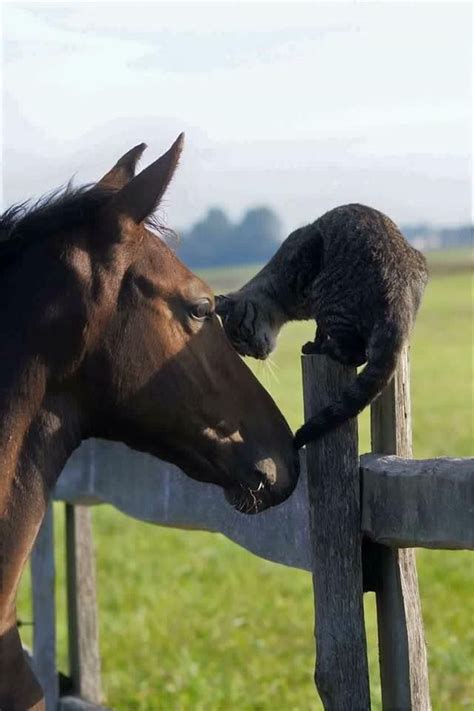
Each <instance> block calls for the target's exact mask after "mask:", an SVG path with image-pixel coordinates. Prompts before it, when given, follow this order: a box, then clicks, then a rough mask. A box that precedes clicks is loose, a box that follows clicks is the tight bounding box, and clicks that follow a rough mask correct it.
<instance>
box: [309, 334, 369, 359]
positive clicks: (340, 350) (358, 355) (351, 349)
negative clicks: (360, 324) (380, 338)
mask: <svg viewBox="0 0 474 711" xmlns="http://www.w3.org/2000/svg"><path fill="white" fill-rule="evenodd" d="M319 352H320V353H324V354H325V355H327V356H329V357H330V358H332V359H333V360H337V361H338V363H342V364H343V365H352V366H355V367H358V366H359V365H363V364H364V363H365V362H366V361H367V353H366V348H365V343H364V341H363V339H362V338H361V337H360V336H359V335H356V334H354V335H351V336H347V335H344V337H341V336H338V337H336V338H333V337H332V336H329V337H328V338H327V339H326V340H325V341H324V343H323V344H322V345H321V350H320V351H319Z"/></svg>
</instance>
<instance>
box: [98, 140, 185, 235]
mask: <svg viewBox="0 0 474 711" xmlns="http://www.w3.org/2000/svg"><path fill="white" fill-rule="evenodd" d="M183 143H184V133H181V134H180V135H179V136H178V138H177V139H176V141H175V142H174V143H173V145H172V146H171V148H170V149H169V150H168V151H167V152H166V153H165V154H164V155H162V156H161V158H158V160H156V161H155V162H154V163H152V164H151V165H149V166H148V167H147V168H145V170H142V172H141V173H139V174H138V175H137V176H135V177H134V178H132V180H130V182H129V183H127V184H126V185H124V187H123V188H122V189H121V190H120V191H119V192H118V193H117V194H116V195H114V197H113V198H112V200H111V202H110V207H111V208H112V209H113V210H114V211H115V212H116V213H118V214H119V215H123V216H126V217H130V218H131V219H132V220H133V221H134V222H135V223H136V224H137V225H138V224H139V223H140V222H142V221H143V220H144V219H145V218H146V217H148V216H149V215H151V213H152V212H153V211H154V210H155V208H156V207H157V206H158V204H159V202H160V200H161V198H162V197H163V195H164V193H165V191H166V188H167V187H168V185H169V183H170V181H171V178H172V177H173V173H174V171H175V170H176V167H177V165H178V161H179V157H180V155H181V151H182V150H183Z"/></svg>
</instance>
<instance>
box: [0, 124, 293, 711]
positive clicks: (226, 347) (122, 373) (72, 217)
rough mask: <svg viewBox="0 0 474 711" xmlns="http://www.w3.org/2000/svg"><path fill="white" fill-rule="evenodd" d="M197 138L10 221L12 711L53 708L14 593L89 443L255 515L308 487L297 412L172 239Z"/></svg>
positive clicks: (2, 481) (123, 162)
mask: <svg viewBox="0 0 474 711" xmlns="http://www.w3.org/2000/svg"><path fill="white" fill-rule="evenodd" d="M183 140H184V136H183V134H181V135H180V136H179V137H178V139H177V140H176V141H175V142H174V144H173V145H172V146H171V148H170V149H169V150H168V151H167V152H166V153H164V154H163V155H162V156H161V157H160V158H158V160H156V161H154V162H153V163H151V164H150V165H149V166H148V167H147V168H145V169H144V170H142V171H141V172H139V173H137V174H136V165H137V162H138V160H139V158H140V157H141V155H142V153H143V151H144V149H145V148H146V146H145V144H140V145H138V146H135V147H134V148H132V149H131V150H130V151H128V152H127V153H126V154H125V155H124V156H122V157H121V158H120V159H119V160H118V161H117V163H116V164H115V165H114V166H113V167H112V168H111V169H110V170H109V171H108V172H107V173H106V174H105V175H104V176H103V177H102V178H101V179H100V180H99V181H98V182H97V183H95V184H92V185H87V186H84V187H81V188H72V187H70V186H68V187H67V188H66V189H62V190H60V191H57V192H55V193H53V194H49V195H47V196H46V197H45V198H43V199H41V200H40V201H39V202H37V203H36V204H33V205H31V204H22V205H16V206H14V207H12V208H10V209H8V210H7V211H6V212H5V213H4V215H3V216H2V217H1V218H0V324H1V331H0V334H1V340H0V453H1V472H0V709H2V711H25V709H34V710H35V711H39V710H40V709H44V708H45V705H44V696H43V692H42V690H41V687H40V685H39V683H38V681H37V679H36V678H35V676H34V674H33V672H32V671H31V669H30V667H29V665H28V663H27V662H26V659H25V656H24V653H23V650H22V646H21V642H20V637H19V634H18V630H17V623H16V608H15V598H16V592H17V587H18V583H19V579H20V576H21V573H22V570H23V567H24V565H25V563H26V561H27V559H28V556H29V554H30V552H31V548H32V546H33V543H34V540H35V537H36V535H37V532H38V529H39V527H40V524H41V521H42V519H43V516H44V513H45V509H46V507H47V503H48V499H49V498H50V495H51V491H52V489H53V487H54V485H55V482H56V480H57V478H58V476H59V474H60V473H61V471H62V469H63V467H64V464H65V463H66V461H67V459H68V458H69V456H70V454H71V453H72V452H73V450H74V449H76V448H77V447H78V446H79V444H80V443H81V442H82V441H83V440H85V439H87V438H90V437H99V438H104V439H109V440H116V441H120V442H124V443H125V444H127V445H128V446H129V447H131V448H133V449H136V450H140V451H143V452H148V453H150V454H151V455H153V456H156V457H159V458H161V459H165V460H168V461H170V462H172V463H174V464H176V465H177V466H178V467H180V468H181V469H182V470H184V472H185V473H186V474H188V475H189V476H190V477H192V478H194V479H197V480H199V481H202V482H210V483H213V484H216V485H218V486H220V487H222V488H223V490H224V493H225V496H226V498H227V500H228V501H229V503H230V504H231V505H232V506H234V507H236V508H237V509H238V510H239V511H241V512H243V513H247V514H251V513H257V512H259V511H262V510H264V509H266V508H268V507H269V506H274V505H276V504H279V503H280V502H282V501H284V500H285V499H286V498H287V497H288V496H289V495H290V494H291V492H292V491H293V489H294V487H295V485H296V481H297V478H298V464H297V461H296V455H295V453H294V449H293V446H292V433H291V431H290V428H289V427H288V425H287V423H286V421H285V419H284V417H283V415H282V414H281V412H280V411H279V410H278V408H277V406H276V405H275V403H274V402H273V400H272V399H271V397H270V396H269V394H268V393H267V392H266V391H265V390H264V388H263V387H262V386H261V385H260V384H259V382H258V381H257V379H256V378H255V377H254V376H253V375H252V373H251V372H250V370H249V369H248V368H247V366H246V365H245V364H244V362H243V361H242V360H241V358H240V357H239V356H238V355H237V353H236V352H235V351H234V349H233V348H232V346H231V345H230V343H229V341H228V340H227V338H226V336H225V334H224V331H223V329H222V326H221V323H220V321H219V319H218V317H217V316H216V314H215V310H214V307H215V303H214V295H213V293H212V291H211V289H210V288H209V287H208V285H207V284H206V283H204V281H202V280H201V279H200V278H198V277H197V276H196V275H194V274H193V273H192V272H191V271H190V270H189V269H187V267H186V266H185V265H184V264H183V263H182V262H181V261H180V260H179V259H178V258H177V257H176V256H175V254H174V252H173V251H172V249H171V248H170V247H169V246H168V244H167V243H166V240H164V239H161V238H160V235H157V231H159V230H160V226H159V224H157V222H156V220H154V218H153V215H154V212H155V210H156V208H157V206H158V205H159V204H160V201H161V200H162V198H163V195H164V194H165V191H166V189H167V187H168V185H169V183H170V181H171V179H172V177H173V175H174V173H175V170H176V167H177V165H178V161H179V157H180V154H181V151H182V147H183ZM161 236H163V235H161ZM150 495H151V496H152V495H153V492H152V491H150Z"/></svg>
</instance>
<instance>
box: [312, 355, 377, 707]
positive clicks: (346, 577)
mask: <svg viewBox="0 0 474 711" xmlns="http://www.w3.org/2000/svg"><path fill="white" fill-rule="evenodd" d="M302 367H303V393H304V404H305V419H306V420H307V419H309V418H310V417H311V416H312V415H314V414H315V413H316V412H317V411H319V410H320V408H321V407H323V406H324V405H325V404H327V402H328V401H329V400H332V399H334V398H335V397H337V396H338V395H339V393H340V392H341V391H342V390H343V389H344V388H345V387H347V385H349V383H351V382H352V381H353V379H354V377H355V374H356V371H355V369H354V368H348V367H346V366H342V365H340V364H339V363H336V362H334V361H332V360H330V359H329V358H327V357H326V356H322V355H305V356H302ZM306 462H307V471H308V493H309V510H310V530H311V548H312V558H313V587H314V596H315V610H316V627H315V635H316V673H315V681H316V686H317V688H318V692H319V695H320V696H321V699H322V702H323V704H324V708H325V709H326V711H354V709H357V711H364V710H365V709H370V688H369V676H368V665H367V644H366V636H365V625H364V606H363V592H362V561H361V557H362V556H361V538H362V537H361V530H360V508H359V498H360V484H359V460H358V441H357V422H356V420H352V421H350V422H347V423H346V424H344V425H343V426H342V427H340V428H339V429H338V430H337V431H334V432H330V433H329V434H327V435H326V436H325V437H323V438H321V439H320V440H318V441H317V442H313V443H310V444H309V445H307V447H306Z"/></svg>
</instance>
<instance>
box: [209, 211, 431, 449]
mask: <svg viewBox="0 0 474 711" xmlns="http://www.w3.org/2000/svg"><path fill="white" fill-rule="evenodd" d="M427 278H428V272H427V268H426V261H425V258H424V257H423V255H422V254H421V253H420V252H418V250H416V249H414V248H413V247H411V246H410V245H409V244H408V242H407V241H406V240H405V238H404V237H403V235H402V234H401V232H400V231H399V229H398V228H397V226H396V225H395V224H394V223H393V222H392V221H391V220H390V219H389V218H388V217H386V216H385V215H383V214H382V213H381V212H378V210H374V209H372V208H370V207H365V206H364V205H357V204H353V205H343V206H341V207H337V208H335V209H334V210H330V211H329V212H327V213H326V214H324V215H323V216H322V217H320V218H319V219H317V220H316V221H315V222H313V223H312V224H310V225H307V226H306V227H301V228H300V229H297V230H296V231H295V232H293V233H292V234H290V236H289V237H288V238H287V239H286V240H285V241H284V242H283V244H282V245H281V246H280V248H279V249H278V251H277V252H276V254H275V255H274V256H273V257H272V259H270V261H269V262H268V263H267V264H266V265H265V266H264V267H263V269H262V270H261V271H260V272H259V273H258V274H257V275H256V276H255V277H253V279H251V280H250V281H249V282H248V283H247V284H245V285H244V286H243V287H242V288H241V289H239V290H238V291H236V292H234V293H232V294H228V295H227V296H218V297H217V313H218V314H219V315H220V316H221V318H222V323H223V326H224V329H225V331H226V333H227V335H228V337H229V339H230V340H231V342H232V344H233V345H234V347H235V348H236V350H237V351H238V352H239V353H240V354H241V355H249V356H253V357H254V358H260V359H264V358H266V357H267V356H268V355H269V354H270V353H271V351H272V350H273V349H274V348H275V345H276V339H277V336H278V333H279V331H280V328H281V327H282V326H283V324H284V323H286V322H287V321H294V320H303V319H313V318H314V319H315V320H316V322H317V330H316V336H315V339H314V341H311V342H310V343H307V344H306V345H305V346H303V353H325V354H326V355H328V356H330V357H331V358H334V359H335V360H337V361H339V362H340V363H345V364H347V365H353V366H359V365H362V364H363V363H365V362H366V361H367V365H366V367H365V368H364V369H363V370H362V371H361V372H360V373H359V375H358V376H357V378H356V380H355V381H354V383H353V384H352V385H351V386H350V387H348V388H347V389H346V390H345V391H344V392H343V393H342V394H341V396H340V398H338V399H337V400H336V401H334V402H331V403H330V404H329V405H327V406H326V407H325V408H323V409H322V410H321V411H320V412H319V413H317V414H316V416H315V417H313V418H311V419H310V420H309V421H308V422H306V423H305V424H304V425H303V426H302V427H301V428H300V429H299V430H298V431H297V433H296V436H295V446H296V447H297V448H300V447H302V446H303V445H304V444H306V443H307V442H309V441H310V440H314V439H317V438H318V437H320V436H321V435H323V434H324V433H325V432H327V431H329V430H331V429H333V428H334V427H338V426H339V425H341V424H342V423H343V422H345V421H346V420H348V419H349V418H351V417H355V416H356V415H358V414H359V412H361V410H363V409H364V408H365V407H366V406H367V405H368V404H369V403H370V402H371V401H372V400H373V399H374V398H375V397H376V396H377V395H378V394H379V393H380V392H381V391H382V389H383V388H384V387H385V385H386V384H387V383H388V382H389V380H390V379H391V377H392V376H393V373H394V371H395V368H396V365H397V359H398V356H399V354H400V351H401V350H402V348H403V345H404V344H405V343H406V341H407V340H408V338H409V335H410V332H411V330H412V327H413V323H414V321H415V317H416V313H417V311H418V308H419V306H420V301H421V298H422V295H423V291H424V288H425V285H426V282H427Z"/></svg>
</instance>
